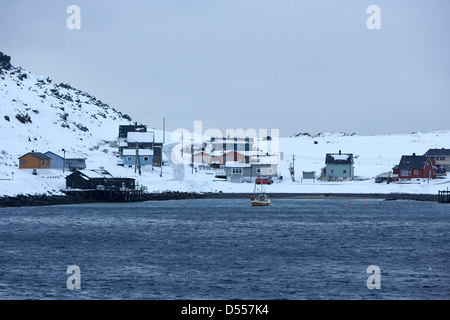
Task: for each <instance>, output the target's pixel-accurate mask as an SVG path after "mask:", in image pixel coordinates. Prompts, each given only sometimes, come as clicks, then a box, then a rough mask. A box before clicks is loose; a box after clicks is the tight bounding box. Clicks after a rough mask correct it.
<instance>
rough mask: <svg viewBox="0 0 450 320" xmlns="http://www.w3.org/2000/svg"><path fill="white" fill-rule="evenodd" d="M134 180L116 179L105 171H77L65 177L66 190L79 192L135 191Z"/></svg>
mask: <svg viewBox="0 0 450 320" xmlns="http://www.w3.org/2000/svg"><path fill="white" fill-rule="evenodd" d="M135 187H136V184H135V179H131V178H116V177H113V176H112V175H111V174H110V173H109V172H108V171H106V170H100V169H97V170H77V171H75V172H73V173H72V174H70V175H68V176H67V177H66V188H68V189H81V190H105V189H116V190H119V189H121V188H126V189H135Z"/></svg>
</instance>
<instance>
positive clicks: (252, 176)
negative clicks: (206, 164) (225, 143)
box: [225, 162, 278, 183]
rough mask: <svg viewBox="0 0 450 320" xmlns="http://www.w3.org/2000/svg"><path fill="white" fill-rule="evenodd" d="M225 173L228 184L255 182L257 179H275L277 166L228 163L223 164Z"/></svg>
mask: <svg viewBox="0 0 450 320" xmlns="http://www.w3.org/2000/svg"><path fill="white" fill-rule="evenodd" d="M225 171H226V178H227V181H228V182H236V183H241V182H255V180H256V178H258V177H264V178H271V179H274V178H277V175H278V165H276V164H271V163H267V164H262V163H235V162H234V163H233V162H228V163H227V164H225Z"/></svg>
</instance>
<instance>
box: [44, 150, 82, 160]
mask: <svg viewBox="0 0 450 320" xmlns="http://www.w3.org/2000/svg"><path fill="white" fill-rule="evenodd" d="M49 153H51V154H53V155H55V156H57V157H59V158H61V159H64V157H61V156H60V155H59V154H57V153H54V152H53V151H47V152H46V153H45V155H48V154H49ZM65 155H66V157H65V159H66V160H70V159H83V160H86V158H83V157H81V156H80V155H78V154H76V153H71V152H66V154H65Z"/></svg>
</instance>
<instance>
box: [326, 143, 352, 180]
mask: <svg viewBox="0 0 450 320" xmlns="http://www.w3.org/2000/svg"><path fill="white" fill-rule="evenodd" d="M353 163H354V162H353V154H352V153H342V152H341V150H339V153H327V155H326V157H325V168H324V172H323V173H322V175H323V176H324V177H325V179H326V180H341V181H342V180H353V178H354V167H353Z"/></svg>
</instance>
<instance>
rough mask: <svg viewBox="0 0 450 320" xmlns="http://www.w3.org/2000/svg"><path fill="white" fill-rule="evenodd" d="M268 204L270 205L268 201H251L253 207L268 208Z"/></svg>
mask: <svg viewBox="0 0 450 320" xmlns="http://www.w3.org/2000/svg"><path fill="white" fill-rule="evenodd" d="M269 204H270V200H265V201H258V200H254V201H252V206H253V207H264V206H268V205H269Z"/></svg>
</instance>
